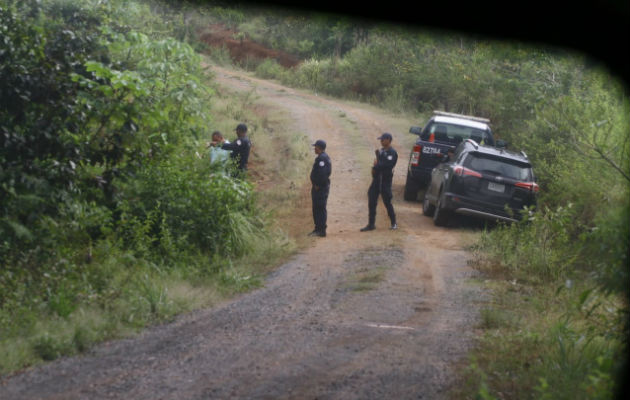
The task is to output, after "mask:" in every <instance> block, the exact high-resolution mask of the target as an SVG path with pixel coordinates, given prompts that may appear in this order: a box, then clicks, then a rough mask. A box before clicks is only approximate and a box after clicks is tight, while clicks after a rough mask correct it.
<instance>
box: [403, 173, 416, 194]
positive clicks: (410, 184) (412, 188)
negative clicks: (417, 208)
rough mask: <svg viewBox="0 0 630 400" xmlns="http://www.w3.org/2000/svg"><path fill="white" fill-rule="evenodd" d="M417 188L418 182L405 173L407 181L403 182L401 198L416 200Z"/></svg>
mask: <svg viewBox="0 0 630 400" xmlns="http://www.w3.org/2000/svg"><path fill="white" fill-rule="evenodd" d="M418 190H419V187H418V184H417V183H416V182H415V181H414V180H413V179H411V177H410V176H409V174H408V173H407V181H406V182H405V194H404V195H403V198H404V199H405V200H407V201H417V200H418Z"/></svg>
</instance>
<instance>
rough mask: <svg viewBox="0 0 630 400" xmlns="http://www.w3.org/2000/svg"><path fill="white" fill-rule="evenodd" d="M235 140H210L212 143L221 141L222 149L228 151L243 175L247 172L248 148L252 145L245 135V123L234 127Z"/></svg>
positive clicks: (215, 143)
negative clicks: (230, 141)
mask: <svg viewBox="0 0 630 400" xmlns="http://www.w3.org/2000/svg"><path fill="white" fill-rule="evenodd" d="M236 136H237V138H236V140H235V141H234V142H232V143H229V142H227V141H226V140H225V139H223V140H220V141H216V142H214V141H213V142H212V143H213V145H217V144H219V143H221V148H222V149H223V150H228V151H230V152H231V153H230V157H231V158H232V159H233V160H235V161H236V163H237V168H238V171H239V175H240V176H245V173H246V172H247V162H248V160H249V150H250V149H251V147H252V144H251V142H250V141H249V138H248V137H247V125H245V124H238V126H237V127H236Z"/></svg>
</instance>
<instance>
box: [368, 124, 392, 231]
mask: <svg viewBox="0 0 630 400" xmlns="http://www.w3.org/2000/svg"><path fill="white" fill-rule="evenodd" d="M378 140H380V141H381V146H382V148H381V149H379V150H375V154H376V159H375V160H374V166H373V167H372V184H371V185H370V188H369V189H368V210H369V215H368V217H369V219H368V224H367V225H366V226H365V227H363V228H361V232H366V231H371V230H374V229H375V225H374V223H375V220H376V204H377V201H378V196H379V194H380V195H381V197H382V198H383V203H384V204H385V208H387V215H388V216H389V220H390V222H391V225H390V228H389V229H398V225H397V224H396V213H394V206H392V197H393V194H392V179H393V177H394V167H395V166H396V161H398V153H397V152H396V150H395V149H394V148H393V147H392V146H391V143H392V135H391V134H390V133H387V132H386V133H383V134H382V135H381V136H380V137H379V138H378Z"/></svg>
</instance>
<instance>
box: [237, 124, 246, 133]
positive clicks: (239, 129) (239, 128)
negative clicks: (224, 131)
mask: <svg viewBox="0 0 630 400" xmlns="http://www.w3.org/2000/svg"><path fill="white" fill-rule="evenodd" d="M234 130H235V131H237V132H238V131H241V132H247V125H245V124H238V126H237V127H236V129H234Z"/></svg>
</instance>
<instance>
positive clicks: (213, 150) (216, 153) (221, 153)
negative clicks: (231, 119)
mask: <svg viewBox="0 0 630 400" xmlns="http://www.w3.org/2000/svg"><path fill="white" fill-rule="evenodd" d="M219 142H220V143H230V142H229V141H227V140H225V139H224V138H223V134H222V133H221V132H219V131H214V132H212V143H219ZM207 147H210V164H216V163H226V162H227V161H228V160H229V159H230V152H229V151H228V150H224V149H222V148H221V147H219V146H212V145H211V143H208V146H207Z"/></svg>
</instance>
